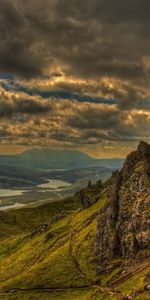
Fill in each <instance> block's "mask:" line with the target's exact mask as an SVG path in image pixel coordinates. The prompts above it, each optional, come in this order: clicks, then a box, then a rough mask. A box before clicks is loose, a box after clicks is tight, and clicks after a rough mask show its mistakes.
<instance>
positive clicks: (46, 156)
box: [0, 148, 123, 170]
mask: <svg viewBox="0 0 150 300" xmlns="http://www.w3.org/2000/svg"><path fill="white" fill-rule="evenodd" d="M0 164H3V165H4V164H5V165H9V166H19V167H26V168H36V169H46V170H48V169H78V168H84V167H93V166H96V167H107V168H117V169H118V168H120V167H122V164H123V159H119V158H112V159H94V158H92V157H90V156H88V155H87V154H85V153H82V152H79V151H69V150H68V151H66V150H64V151H63V150H61V151H59V150H56V151H55V150H50V149H45V148H43V149H32V150H30V151H26V152H23V153H21V154H19V155H11V156H8V155H7V156H5V155H0Z"/></svg>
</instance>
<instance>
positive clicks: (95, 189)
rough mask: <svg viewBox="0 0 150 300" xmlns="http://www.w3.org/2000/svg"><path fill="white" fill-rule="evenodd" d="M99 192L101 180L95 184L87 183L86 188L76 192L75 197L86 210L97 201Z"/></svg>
mask: <svg viewBox="0 0 150 300" xmlns="http://www.w3.org/2000/svg"><path fill="white" fill-rule="evenodd" d="M101 190H102V182H101V180H98V181H97V183H96V184H91V181H89V183H88V186H87V187H86V188H84V189H82V190H80V192H77V193H76V196H77V197H79V198H80V201H81V203H82V204H83V207H84V208H87V207H89V206H91V205H92V204H94V203H95V202H97V201H98V199H99V197H100V192H101Z"/></svg>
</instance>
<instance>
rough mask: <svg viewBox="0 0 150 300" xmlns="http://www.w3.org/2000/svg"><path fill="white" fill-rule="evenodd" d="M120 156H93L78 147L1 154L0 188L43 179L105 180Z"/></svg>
mask: <svg viewBox="0 0 150 300" xmlns="http://www.w3.org/2000/svg"><path fill="white" fill-rule="evenodd" d="M122 165H123V159H117V158H114V159H113V158H112V159H94V158H92V157H90V156H88V155H86V154H84V153H81V152H78V151H57V150H56V151H54V150H49V149H33V150H30V151H26V152H23V153H21V154H17V155H0V188H19V187H20V188H22V187H26V188H30V187H34V186H37V185H38V184H41V183H44V182H45V179H58V180H65V181H66V182H70V183H76V182H78V183H80V181H81V180H84V179H87V178H90V179H92V181H94V180H95V178H101V179H102V180H105V179H106V178H108V177H109V176H110V175H111V173H112V171H114V170H116V169H120V168H121V167H122Z"/></svg>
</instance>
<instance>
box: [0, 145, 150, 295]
mask: <svg viewBox="0 0 150 300" xmlns="http://www.w3.org/2000/svg"><path fill="white" fill-rule="evenodd" d="M149 154H150V146H149V145H147V144H145V143H140V145H139V147H138V149H137V151H136V152H134V153H132V154H131V155H130V156H129V157H128V158H127V160H126V161H125V164H124V167H123V169H122V170H121V171H120V172H115V173H114V174H113V175H112V177H111V178H110V179H109V180H108V181H107V182H106V183H105V184H103V185H101V184H100V185H99V187H98V188H97V187H96V186H95V187H94V186H89V187H88V188H87V189H84V190H83V191H82V193H81V194H82V196H83V197H86V199H87V196H88V205H85V206H88V207H87V208H86V209H83V208H82V206H80V205H79V206H78V205H77V206H76V205H75V203H77V202H78V201H79V200H81V194H80V193H79V194H77V195H76V197H75V202H74V201H73V202H70V200H68V205H69V209H67V210H68V212H66V208H65V206H64V207H63V213H64V215H63V216H61V218H59V217H57V215H58V210H56V217H55V218H54V219H53V220H51V221H50V222H48V213H47V211H48V207H47V206H46V207H45V209H44V208H42V210H43V214H42V215H43V216H42V218H41V214H40V213H38V214H39V217H38V214H37V213H36V212H35V214H36V215H37V219H36V226H37V223H38V218H39V219H40V222H39V223H41V225H40V226H39V227H38V228H36V230H35V228H34V226H33V223H32V222H34V221H32V222H31V221H30V222H31V223H30V228H29V227H28V226H27V225H26V224H25V225H24V226H25V228H22V227H21V228H20V227H19V230H17V229H14V230H13V231H11V230H10V229H9V228H10V227H9V226H11V221H10V222H9V225H8V228H7V232H6V235H5V234H4V235H3V237H1V245H2V246H1V252H0V297H3V298H2V299H5V300H8V299H15V300H16V299H23V300H29V299H38V300H47V299H52V300H53V299H55V300H58V299H64V300H66V299H68V300H80V299H82V300H90V299H91V300H92V299H97V300H108V299H113V300H118V299H120V300H121V299H128V298H127V294H130V295H132V299H136V300H146V299H149V293H148V290H147V285H148V284H149V282H150V259H149V258H150V253H149V251H150V244H149V241H150V239H149V232H150V228H149V225H150V223H149V222H150V214H149V213H150V210H149V209H150V206H149V203H150V200H149V162H150V156H149ZM92 191H93V194H92ZM96 193H97V194H96ZM90 198H91V202H90V201H89V199H90ZM93 199H94V201H93ZM83 200H84V199H83ZM76 201H77V202H76ZM95 201H96V202H95ZM69 203H70V204H69ZM78 203H79V202H78ZM93 203H94V204H93ZM83 204H85V202H84V201H83ZM66 205H67V204H66ZM38 209H40V208H38ZM21 211H22V212H23V211H24V210H21ZM44 211H45V213H44ZM49 211H50V210H49ZM14 213H15V212H13V214H14ZM18 213H19V210H18ZM30 213H31V212H30ZM32 213H33V214H34V211H33V212H32ZM54 213H55V212H54ZM44 215H45V217H44ZM10 216H11V212H9V217H10ZM27 216H28V217H30V216H29V214H27V213H21V217H22V222H23V223H24V222H25V223H26V220H24V218H26V217H27ZM4 218H5V214H3V221H2V223H3V227H0V229H1V228H3V231H4V232H5V226H6V224H7V222H4ZM7 218H8V216H7V217H6V220H7ZM9 220H10V219H9ZM42 222H43V224H42ZM44 222H46V224H47V225H48V226H44V224H45V223H44ZM19 224H20V222H18V223H17V224H16V225H15V226H17V228H18V226H20V225H19ZM26 226H27V227H26Z"/></svg>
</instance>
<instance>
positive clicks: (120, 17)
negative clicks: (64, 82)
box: [0, 0, 150, 80]
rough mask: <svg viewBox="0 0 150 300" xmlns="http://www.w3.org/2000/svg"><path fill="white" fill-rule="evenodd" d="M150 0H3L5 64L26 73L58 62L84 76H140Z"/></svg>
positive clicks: (0, 61)
mask: <svg viewBox="0 0 150 300" xmlns="http://www.w3.org/2000/svg"><path fill="white" fill-rule="evenodd" d="M149 20H150V2H149V0H131V1H126V0H123V1H119V0H111V1H110V0H109V1H108V0H105V1H104V0H94V1H92V0H90V1H79V0H73V1H70V0H55V1H52V0H51V1H49V0H44V1H41V0H36V1H35V0H32V1H22V0H0V29H1V31H0V37H1V40H3V43H1V46H0V68H1V70H2V71H4V70H5V71H12V72H14V73H16V74H19V75H23V76H26V77H32V76H36V75H41V74H42V72H43V71H44V70H45V69H46V68H49V67H52V66H53V63H55V62H57V63H58V64H60V65H61V64H63V65H64V68H65V66H66V67H67V71H68V72H72V73H75V74H76V75H82V76H85V77H86V76H91V77H92V76H112V77H113V76H115V77H119V78H120V77H121V78H125V79H132V80H133V79H141V78H143V77H146V76H147V75H149V70H147V69H146V68H145V65H144V64H143V58H144V56H149V50H150V42H149V39H148V35H149V33H150V26H149Z"/></svg>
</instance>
